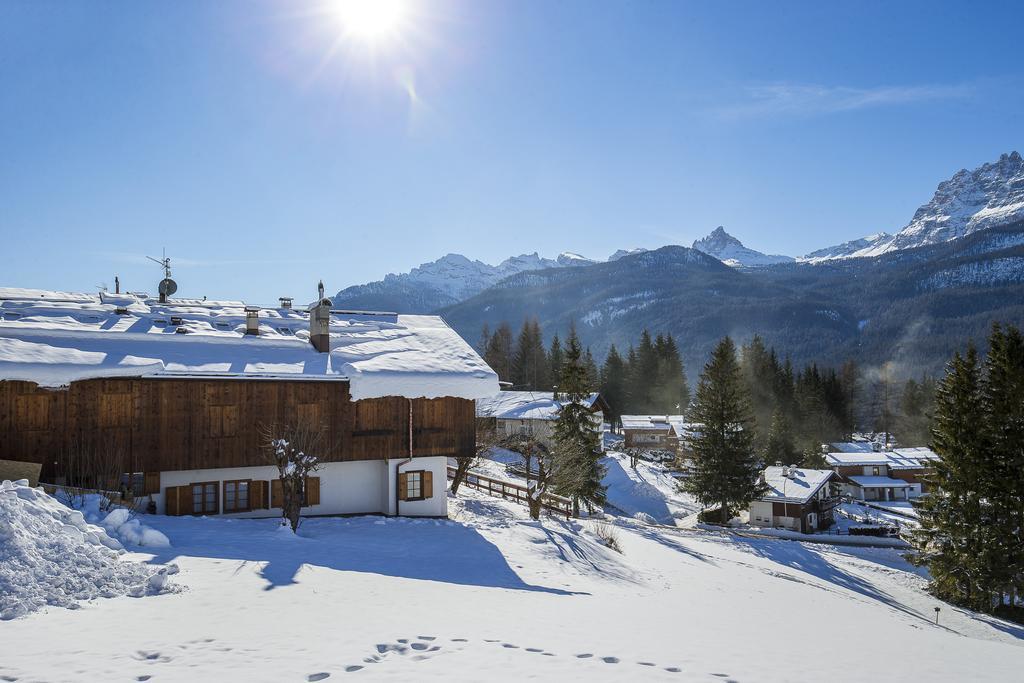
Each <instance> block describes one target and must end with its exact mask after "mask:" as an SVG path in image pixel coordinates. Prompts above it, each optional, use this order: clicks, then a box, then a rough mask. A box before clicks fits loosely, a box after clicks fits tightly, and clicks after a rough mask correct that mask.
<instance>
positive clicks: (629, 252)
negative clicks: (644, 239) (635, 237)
mask: <svg viewBox="0 0 1024 683" xmlns="http://www.w3.org/2000/svg"><path fill="white" fill-rule="evenodd" d="M646 251H647V249H644V248H643V247H633V248H632V249H619V250H618V251H616V252H615V253H614V254H612V255H611V256H609V257H608V261H609V262H611V261H618V260H619V259H620V258H622V257H623V256H632V255H633V254H643V253H644V252H646Z"/></svg>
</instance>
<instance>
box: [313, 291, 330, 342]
mask: <svg viewBox="0 0 1024 683" xmlns="http://www.w3.org/2000/svg"><path fill="white" fill-rule="evenodd" d="M319 290H320V294H321V296H320V301H319V302H318V303H315V304H313V305H312V306H310V307H309V343H310V344H312V345H313V348H315V349H316V350H317V351H319V352H320V353H330V351H331V334H330V327H331V300H330V299H328V298H327V297H325V296H323V291H324V289H323V283H321V284H320V287H319Z"/></svg>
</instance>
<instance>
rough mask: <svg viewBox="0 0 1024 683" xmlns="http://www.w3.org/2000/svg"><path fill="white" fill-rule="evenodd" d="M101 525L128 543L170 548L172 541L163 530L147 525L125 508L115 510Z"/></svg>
mask: <svg viewBox="0 0 1024 683" xmlns="http://www.w3.org/2000/svg"><path fill="white" fill-rule="evenodd" d="M100 526H102V527H103V528H104V529H106V531H107V533H108V534H110V535H111V536H115V537H116V538H118V539H120V541H121V542H122V543H127V544H128V545H141V546H146V547H149V548H170V547H171V541H170V539H169V538H167V536H166V535H164V534H163V533H162V532H160V531H157V530H156V529H154V528H152V527H149V526H146V525H145V524H143V523H142V522H140V521H139V520H138V519H136V518H133V517H132V516H131V512H129V511H128V510H125V509H124V508H118V509H117V510H114V511H113V512H111V513H110V514H108V515H107V516H106V517H104V518H103V519H102V520H101V521H100Z"/></svg>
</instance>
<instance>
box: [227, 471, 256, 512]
mask: <svg viewBox="0 0 1024 683" xmlns="http://www.w3.org/2000/svg"><path fill="white" fill-rule="evenodd" d="M250 483H251V480H249V479H240V480H237V481H226V482H224V512H226V513H227V512H248V511H249V510H251V509H252V506H251V505H250V504H249V488H250Z"/></svg>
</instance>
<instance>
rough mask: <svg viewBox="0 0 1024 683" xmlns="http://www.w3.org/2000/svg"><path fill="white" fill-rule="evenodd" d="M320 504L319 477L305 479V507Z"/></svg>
mask: <svg viewBox="0 0 1024 683" xmlns="http://www.w3.org/2000/svg"><path fill="white" fill-rule="evenodd" d="M319 504H320V477H306V505H319Z"/></svg>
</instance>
